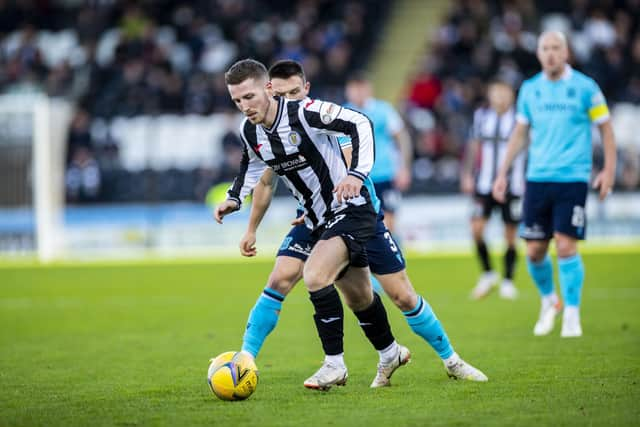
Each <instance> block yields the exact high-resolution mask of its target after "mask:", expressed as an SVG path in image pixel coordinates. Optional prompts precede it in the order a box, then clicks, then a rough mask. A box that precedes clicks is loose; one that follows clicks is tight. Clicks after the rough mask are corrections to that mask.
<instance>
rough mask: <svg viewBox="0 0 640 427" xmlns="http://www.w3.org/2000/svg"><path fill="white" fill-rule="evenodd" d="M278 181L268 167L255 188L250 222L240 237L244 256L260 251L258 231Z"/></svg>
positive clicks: (240, 245) (241, 250) (241, 251)
mask: <svg viewBox="0 0 640 427" xmlns="http://www.w3.org/2000/svg"><path fill="white" fill-rule="evenodd" d="M277 182H278V177H277V175H276V174H275V173H274V172H273V169H271V168H268V169H266V170H265V171H264V173H263V174H262V176H261V177H260V180H259V181H258V183H257V184H256V186H255V187H254V189H253V198H252V202H251V212H250V213H249V223H248V224H247V231H246V232H245V234H244V236H242V238H241V239H240V244H239V247H240V253H241V254H242V255H243V256H247V257H252V256H255V255H256V254H257V253H258V251H257V249H256V246H255V245H256V232H257V231H258V227H259V226H260V223H261V222H262V218H264V214H265V213H266V212H267V209H269V205H270V204H271V199H272V198H273V193H274V192H275V189H276V185H277Z"/></svg>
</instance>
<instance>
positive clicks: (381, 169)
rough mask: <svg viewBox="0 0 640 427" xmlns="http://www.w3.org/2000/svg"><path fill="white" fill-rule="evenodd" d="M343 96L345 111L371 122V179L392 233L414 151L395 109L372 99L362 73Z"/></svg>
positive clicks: (346, 89) (408, 177)
mask: <svg viewBox="0 0 640 427" xmlns="http://www.w3.org/2000/svg"><path fill="white" fill-rule="evenodd" d="M345 93H346V97H347V101H348V102H347V104H345V107H348V108H353V109H354V110H356V111H360V112H361V113H364V114H365V115H366V116H367V117H369V119H371V121H372V122H373V132H374V135H375V139H376V151H375V152H376V161H375V164H374V165H373V169H372V170H371V174H370V177H371V180H372V181H373V185H374V186H375V188H376V192H377V193H378V197H380V200H381V201H382V210H383V211H384V223H385V224H386V225H387V228H388V229H389V231H391V232H392V233H393V232H394V231H395V213H396V210H397V209H398V207H399V204H400V198H401V192H402V191H406V190H408V189H409V186H410V185H411V164H412V161H413V147H412V145H411V139H410V137H409V133H408V132H407V130H406V128H405V126H404V123H403V121H402V118H401V117H400V115H399V114H398V112H397V111H396V110H395V108H393V106H391V104H389V103H388V102H385V101H382V100H380V99H376V98H374V97H373V88H372V87H371V82H370V81H369V79H368V78H367V76H366V75H364V74H363V73H360V72H359V73H355V74H352V75H351V76H350V77H349V78H348V80H347V84H346V88H345Z"/></svg>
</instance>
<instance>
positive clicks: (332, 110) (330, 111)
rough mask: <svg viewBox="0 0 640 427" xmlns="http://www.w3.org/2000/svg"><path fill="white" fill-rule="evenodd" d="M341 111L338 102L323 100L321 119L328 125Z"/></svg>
mask: <svg viewBox="0 0 640 427" xmlns="http://www.w3.org/2000/svg"><path fill="white" fill-rule="evenodd" d="M339 112H340V107H338V106H337V105H336V104H332V103H331V102H323V103H322V105H320V120H321V121H322V123H324V124H325V125H328V124H329V123H331V122H332V121H334V120H335V119H336V118H337V117H338V113H339Z"/></svg>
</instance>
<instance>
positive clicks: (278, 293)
mask: <svg viewBox="0 0 640 427" xmlns="http://www.w3.org/2000/svg"><path fill="white" fill-rule="evenodd" d="M269 78H270V82H269V84H268V87H269V88H270V90H271V93H272V94H273V95H275V96H281V97H286V98H289V99H296V100H304V99H305V98H307V96H308V94H309V89H310V83H309V82H308V81H307V80H306V77H305V74H304V69H303V68H302V65H300V64H299V63H298V62H296V61H292V60H282V61H278V62H276V63H275V64H273V66H271V68H270V69H269ZM340 140H341V143H342V146H341V147H342V150H343V152H344V154H345V158H346V159H349V158H350V157H351V141H350V140H349V139H347V138H340ZM365 185H366V186H367V188H368V189H369V190H370V194H371V200H372V203H373V206H374V208H375V210H376V211H378V212H380V201H379V200H378V198H377V197H376V192H375V189H374V188H373V185H372V184H371V181H370V180H369V179H367V180H366V181H365ZM274 191H275V181H274V180H273V179H271V178H270V177H269V176H265V175H263V176H262V177H261V179H260V181H259V182H258V183H257V185H256V186H255V188H254V191H253V201H252V205H251V212H250V215H249V223H248V224H247V231H246V233H245V235H244V236H243V237H242V239H241V241H240V251H241V253H242V255H244V256H254V255H255V254H256V253H257V250H256V247H255V244H256V232H257V229H258V226H259V224H260V221H261V220H262V218H263V216H264V213H265V212H266V210H267V208H268V207H269V204H270V202H271V198H272V196H273V193H274ZM300 215H301V214H299V215H298V216H300ZM381 218H382V215H381V214H380V213H379V215H378V223H377V228H376V235H375V236H374V238H372V239H371V240H369V242H367V245H366V249H367V257H368V261H369V266H370V269H371V271H372V272H373V273H374V274H375V275H376V276H377V277H378V279H379V280H380V283H382V286H383V288H384V290H385V291H386V293H387V295H388V296H389V297H390V298H391V300H392V301H393V302H394V304H395V305H396V306H397V307H398V308H399V309H400V310H401V311H402V312H403V314H404V315H405V318H406V320H407V323H408V324H409V326H410V328H411V329H412V330H413V332H414V333H416V334H417V335H419V336H420V337H422V338H423V339H424V340H425V341H427V342H428V343H429V344H430V345H431V347H432V348H433V349H434V351H436V353H437V354H438V355H439V356H440V358H441V359H442V360H443V363H444V364H445V367H446V370H447V372H448V374H449V375H450V376H452V377H454V378H460V379H468V380H476V381H478V380H480V381H481V380H486V376H484V374H482V373H481V372H480V371H478V370H476V369H475V368H473V367H472V366H471V365H469V364H467V363H466V362H464V361H463V360H462V359H461V358H460V357H459V356H458V355H457V354H456V353H455V352H454V350H453V347H452V346H451V344H450V343H449V339H448V337H447V335H446V332H445V331H444V329H443V328H442V326H441V324H440V321H439V320H438V319H437V317H436V316H435V314H434V313H433V311H432V309H431V307H430V306H429V304H428V303H427V301H426V300H424V299H423V298H422V297H421V296H419V295H417V294H416V292H415V290H414V288H413V286H412V284H411V281H410V280H409V277H408V276H407V273H406V268H405V262H404V257H403V256H402V252H401V250H400V248H399V247H398V246H397V245H396V243H395V241H394V239H393V236H392V235H391V234H390V233H389V231H388V230H387V228H386V227H385V225H384V223H383V222H382V219H381ZM314 244H315V239H314V237H313V236H312V233H311V230H310V229H309V228H308V227H306V226H305V225H304V224H298V225H295V226H294V227H293V228H292V229H291V231H290V232H289V233H288V234H287V236H286V237H285V239H284V241H283V243H282V246H281V247H280V249H279V250H278V253H277V257H276V263H275V265H274V267H273V271H272V272H271V274H270V276H269V280H268V283H267V287H266V288H265V290H264V291H263V294H262V295H261V296H260V297H259V298H258V301H257V302H256V304H255V306H254V308H253V310H252V311H251V313H250V315H249V319H248V322H247V329H246V332H245V335H244V337H243V344H242V349H243V351H245V352H247V353H249V354H251V355H252V356H253V357H257V355H258V353H259V351H260V349H261V347H262V345H263V343H264V341H265V339H266V337H267V336H268V335H269V334H270V333H271V331H272V330H273V329H274V328H275V326H276V324H277V321H278V318H279V313H280V310H281V308H282V303H283V302H284V299H285V297H286V296H287V295H288V294H289V293H290V292H291V290H292V289H293V287H294V286H295V285H296V283H297V282H298V281H299V280H300V279H301V278H302V273H303V268H304V262H305V261H306V260H307V257H308V256H309V254H310V252H311V249H312V248H313V245H314ZM274 298H275V299H276V300H277V301H274ZM347 303H348V301H347ZM336 321H339V322H342V321H343V319H339V320H336ZM336 365H337V366H336ZM396 368H397V366H395V365H394V366H388V365H385V364H384V363H383V360H381V361H380V365H379V367H378V374H377V376H376V378H375V379H374V382H373V383H372V384H371V385H372V387H380V386H387V385H389V384H390V382H389V378H390V377H391V374H392V373H393V370H395V369H396ZM341 370H346V367H345V364H344V359H343V358H342V355H340V357H335V356H333V357H332V356H326V359H325V369H323V370H322V372H320V371H319V372H318V373H317V374H316V376H315V377H312V378H310V379H308V380H307V381H306V382H305V383H306V384H307V385H308V386H314V385H321V386H322V387H325V388H328V387H330V386H331V385H332V382H333V381H334V378H339V377H340V375H335V372H338V373H339V372H340V371H341Z"/></svg>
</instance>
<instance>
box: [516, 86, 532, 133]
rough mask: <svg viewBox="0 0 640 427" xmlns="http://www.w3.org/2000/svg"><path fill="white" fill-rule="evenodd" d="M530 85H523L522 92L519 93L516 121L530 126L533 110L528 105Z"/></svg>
mask: <svg viewBox="0 0 640 427" xmlns="http://www.w3.org/2000/svg"><path fill="white" fill-rule="evenodd" d="M528 93H529V85H528V84H527V82H524V83H523V84H522V87H521V88H520V92H518V101H517V103H516V120H517V121H518V123H522V124H526V125H528V124H529V123H531V120H532V117H531V110H530V109H529V103H528Z"/></svg>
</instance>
